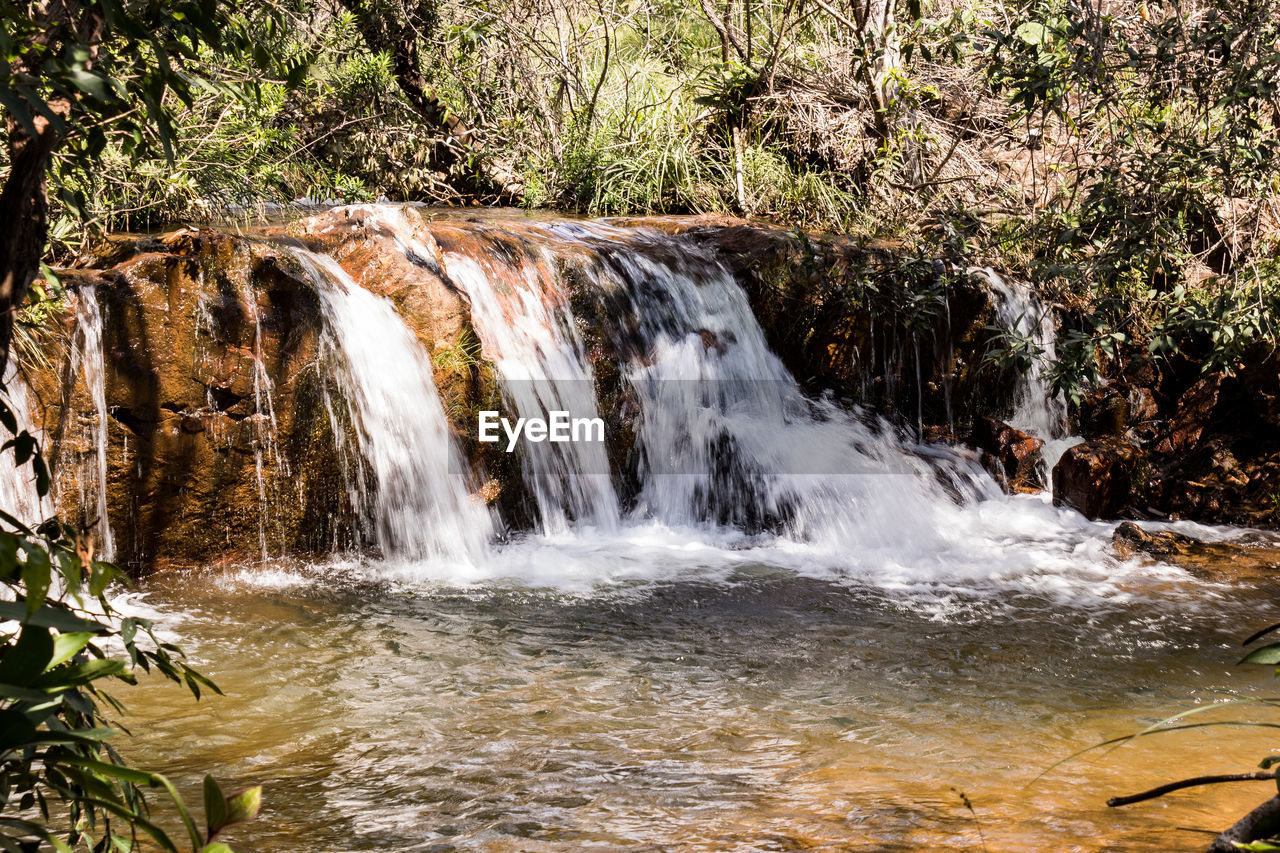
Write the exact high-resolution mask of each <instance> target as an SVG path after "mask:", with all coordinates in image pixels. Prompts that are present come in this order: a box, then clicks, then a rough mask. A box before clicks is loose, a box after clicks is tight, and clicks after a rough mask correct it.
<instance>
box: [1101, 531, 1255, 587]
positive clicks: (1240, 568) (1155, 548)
mask: <svg viewBox="0 0 1280 853" xmlns="http://www.w3.org/2000/svg"><path fill="white" fill-rule="evenodd" d="M1111 541H1112V547H1113V548H1114V550H1115V552H1116V554H1117V556H1120V557H1125V558H1127V557H1132V556H1134V555H1135V554H1143V555H1145V556H1148V557H1152V558H1154V559H1156V560H1159V561H1160V562H1162V563H1169V564H1171V565H1175V566H1180V567H1182V568H1185V569H1190V570H1193V571H1196V572H1199V573H1203V574H1211V575H1214V576H1222V575H1223V574H1230V575H1231V576H1233V577H1239V576H1241V575H1242V574H1248V573H1258V572H1261V573H1264V574H1270V573H1271V572H1273V571H1275V570H1276V569H1280V545H1278V544H1276V543H1273V542H1255V543H1239V542H1205V541H1204V540H1201V539H1197V538H1195V537H1194V536H1188V535H1186V534H1185V533H1178V532H1176V531H1173V530H1157V531H1150V530H1144V529H1143V528H1142V527H1140V526H1138V525H1137V524H1134V523H1133V522H1132V521H1126V522H1124V523H1122V524H1120V525H1117V527H1116V529H1115V532H1114V533H1113V534H1112V538H1111Z"/></svg>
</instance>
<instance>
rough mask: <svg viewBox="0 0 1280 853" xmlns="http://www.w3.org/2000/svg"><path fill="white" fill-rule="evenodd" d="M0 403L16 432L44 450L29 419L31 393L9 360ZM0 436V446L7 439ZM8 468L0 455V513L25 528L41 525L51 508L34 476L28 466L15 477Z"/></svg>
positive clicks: (0, 386) (0, 388)
mask: <svg viewBox="0 0 1280 853" xmlns="http://www.w3.org/2000/svg"><path fill="white" fill-rule="evenodd" d="M0 399H3V400H4V401H5V403H7V404H8V406H9V410H10V411H11V412H13V415H14V418H15V419H16V420H17V422H18V432H19V433H21V432H22V431H23V430H26V431H27V432H28V433H30V434H31V435H33V436H35V438H36V440H37V441H39V442H40V443H41V448H42V449H46V448H44V441H43V438H44V437H43V435H42V434H41V430H40V428H39V427H37V426H36V425H35V424H33V423H32V422H31V419H30V418H31V412H32V411H34V409H33V408H32V405H31V389H29V388H28V387H27V383H26V382H24V381H23V380H22V377H21V376H20V375H19V374H18V368H17V365H16V364H15V363H14V362H13V361H12V360H10V362H9V364H8V367H7V368H6V369H5V376H4V382H3V383H0ZM0 435H3V440H0V444H3V443H4V441H7V440H8V439H9V436H8V435H7V434H3V433H0ZM12 465H13V458H12V457H11V456H9V454H7V453H6V454H0V466H3V470H4V476H0V509H2V510H4V511H5V512H7V513H9V514H10V515H12V516H13V517H14V518H16V519H17V520H18V521H20V522H22V523H23V524H25V525H27V526H28V527H33V526H35V525H37V524H39V523H40V522H41V521H43V520H44V519H45V517H46V516H48V515H49V514H50V512H51V511H52V508H51V507H50V506H49V501H48V500H47V499H45V498H41V497H40V492H39V491H37V490H36V481H35V475H34V474H33V473H32V472H31V468H30V466H24V467H23V468H21V469H20V470H19V471H18V472H16V473H15V472H14V471H12V470H11V469H12Z"/></svg>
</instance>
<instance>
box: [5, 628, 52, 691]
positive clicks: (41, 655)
mask: <svg viewBox="0 0 1280 853" xmlns="http://www.w3.org/2000/svg"><path fill="white" fill-rule="evenodd" d="M53 655H54V641H53V635H52V634H51V633H49V629H48V628H44V627H41V626H39V625H24V626H23V627H22V633H21V634H19V635H18V640H17V642H15V643H14V644H13V645H11V646H6V648H5V655H4V659H3V660H0V682H3V683H5V684H12V685H16V686H21V687H25V686H29V685H30V684H31V683H32V682H33V681H35V680H36V679H37V678H39V677H40V674H41V673H42V672H44V671H45V670H46V669H48V668H49V660H50V659H51V658H52V657H53Z"/></svg>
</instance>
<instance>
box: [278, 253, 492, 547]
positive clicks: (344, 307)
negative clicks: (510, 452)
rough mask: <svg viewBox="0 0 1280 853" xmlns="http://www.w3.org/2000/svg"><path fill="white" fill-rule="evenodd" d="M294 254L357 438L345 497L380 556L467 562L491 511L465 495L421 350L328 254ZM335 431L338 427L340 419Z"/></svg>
mask: <svg viewBox="0 0 1280 853" xmlns="http://www.w3.org/2000/svg"><path fill="white" fill-rule="evenodd" d="M293 253H294V256H295V257H296V258H297V259H298V261H299V263H301V264H302V266H303V268H304V269H305V270H306V271H307V273H308V274H309V275H310V277H311V279H312V281H314V282H315V285H316V292H317V293H318V294H319V295H320V299H321V303H322V305H323V310H324V314H325V319H326V321H327V323H328V327H327V334H328V337H327V345H328V348H329V349H330V351H331V353H332V356H333V359H332V361H333V363H334V364H335V366H336V370H335V372H334V379H335V380H336V381H337V382H338V384H339V385H340V387H341V389H342V398H343V401H344V402H342V403H340V404H339V405H345V406H346V407H347V414H348V417H349V420H350V423H351V424H352V425H353V426H354V428H355V431H356V435H357V439H358V442H359V457H358V459H359V464H358V465H356V466H355V470H353V471H349V472H348V476H347V480H348V483H349V484H350V487H351V489H352V498H353V503H354V504H355V505H356V506H358V507H361V508H364V509H365V510H366V512H367V513H368V514H369V515H371V516H372V519H373V522H374V527H375V530H376V539H377V543H378V545H379V546H380V547H381V549H382V551H383V553H384V555H385V556H386V557H387V558H388V559H389V560H391V561H393V562H395V563H401V562H415V561H432V560H435V561H439V562H440V563H441V564H443V565H449V566H455V567H456V566H464V567H465V566H471V565H473V564H474V563H475V562H477V561H478V560H479V559H480V557H481V555H482V554H483V553H484V551H485V548H486V543H487V542H488V540H489V538H490V536H491V535H492V532H493V529H492V520H491V519H490V516H489V512H488V510H487V509H486V508H485V507H484V505H483V503H481V502H479V501H478V500H477V499H474V498H472V497H471V496H470V495H469V494H468V490H467V477H466V476H465V475H464V473H463V471H464V466H463V463H462V462H461V460H459V459H458V458H457V453H456V450H455V449H454V447H453V443H452V441H451V439H450V437H449V424H448V421H447V420H446V419H445V414H444V408H443V407H442V406H441V404H440V398H439V395H438V394H437V393H436V388H435V380H434V379H433V377H432V373H431V362H430V359H429V358H428V357H427V354H426V353H425V352H424V351H423V349H422V347H421V345H420V344H419V343H418V341H417V339H416V338H415V337H414V336H413V333H412V332H410V331H409V329H408V327H406V326H405V324H404V321H403V320H401V319H400V317H399V316H398V315H397V314H396V313H395V311H394V310H393V309H392V307H391V305H390V304H388V303H387V301H386V300H384V299H380V298H379V297H377V296H374V295H373V294H372V293H370V292H369V291H367V290H365V289H364V288H362V287H360V286H359V285H357V284H356V283H355V282H354V281H352V280H351V277H350V276H349V275H348V274H347V273H346V272H345V271H344V270H343V269H342V267H340V266H338V264H337V263H336V262H334V261H333V259H331V258H328V257H325V256H323V255H317V254H315V253H312V252H307V251H305V250H302V249H296V250H294V252H293ZM333 405H335V404H334V403H333V402H332V401H330V407H331V411H332V406H333ZM334 431H335V433H338V434H341V426H340V424H338V423H335V424H334ZM350 457H351V455H350V454H349V455H348V458H350ZM366 474H371V475H372V478H373V481H374V491H373V492H370V491H369V490H368V489H367V488H366Z"/></svg>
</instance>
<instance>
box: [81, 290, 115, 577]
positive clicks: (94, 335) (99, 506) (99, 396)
mask: <svg viewBox="0 0 1280 853" xmlns="http://www.w3.org/2000/svg"><path fill="white" fill-rule="evenodd" d="M75 314H76V333H75V340H74V343H73V345H72V355H71V359H72V372H73V373H74V372H75V371H76V370H83V372H84V381H85V385H86V387H87V388H88V391H89V396H90V397H91V398H92V400H93V407H94V411H95V420H94V424H93V427H92V429H91V433H90V434H91V436H92V441H93V445H94V456H93V459H94V462H95V464H94V466H93V468H92V470H85V468H82V469H81V471H80V475H79V477H78V480H79V486H80V505H81V506H82V507H84V508H85V509H84V511H85V513H86V514H87V513H88V508H89V507H90V506H91V505H92V506H94V507H95V509H96V512H97V517H96V519H95V520H94V522H95V526H94V532H95V533H96V535H97V539H98V554H99V555H100V556H101V557H102V558H103V559H105V560H110V559H112V558H113V557H114V556H115V537H114V535H113V534H112V531H111V522H110V520H109V519H108V517H107V449H108V448H107V422H108V415H107V392H106V374H105V367H104V364H103V361H102V310H101V309H100V308H99V306H98V295H97V293H95V292H94V290H93V288H92V287H83V288H81V289H80V290H78V291H77V292H76V297H75ZM91 496H92V498H91Z"/></svg>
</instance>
